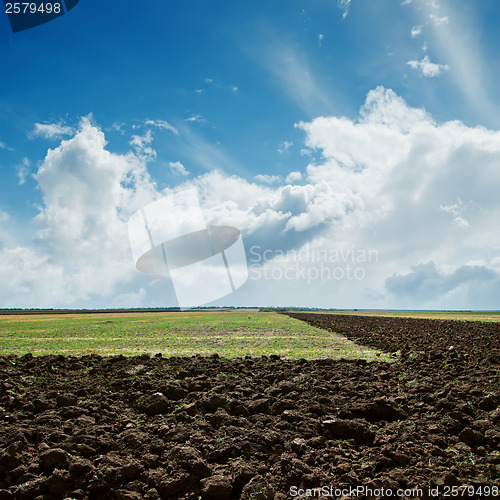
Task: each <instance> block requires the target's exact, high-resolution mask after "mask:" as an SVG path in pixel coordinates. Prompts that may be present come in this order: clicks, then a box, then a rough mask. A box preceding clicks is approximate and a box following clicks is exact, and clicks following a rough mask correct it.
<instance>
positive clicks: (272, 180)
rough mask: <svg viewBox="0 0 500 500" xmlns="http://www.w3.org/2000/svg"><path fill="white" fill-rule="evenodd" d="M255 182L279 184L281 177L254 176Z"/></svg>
mask: <svg viewBox="0 0 500 500" xmlns="http://www.w3.org/2000/svg"><path fill="white" fill-rule="evenodd" d="M255 180H256V181H258V182H263V183H265V184H273V183H275V182H279V181H280V180H281V177H280V176H279V175H267V174H258V175H256V176H255Z"/></svg>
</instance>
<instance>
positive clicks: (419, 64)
mask: <svg viewBox="0 0 500 500" xmlns="http://www.w3.org/2000/svg"><path fill="white" fill-rule="evenodd" d="M406 64H408V65H409V66H410V67H412V68H413V69H419V70H420V71H421V72H422V74H423V75H424V76H425V77H427V78H432V77H435V76H438V75H440V74H441V73H442V72H443V71H448V70H449V69H450V67H449V66H448V65H447V64H435V63H431V61H430V59H429V56H425V57H424V58H423V59H422V60H421V61H408V62H407V63H406Z"/></svg>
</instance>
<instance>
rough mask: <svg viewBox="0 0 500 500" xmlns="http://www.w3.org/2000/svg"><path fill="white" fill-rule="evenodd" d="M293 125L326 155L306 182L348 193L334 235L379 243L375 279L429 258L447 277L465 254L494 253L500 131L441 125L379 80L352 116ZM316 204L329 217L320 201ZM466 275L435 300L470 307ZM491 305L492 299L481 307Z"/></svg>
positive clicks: (402, 302) (394, 301)
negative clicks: (357, 113) (380, 260)
mask: <svg viewBox="0 0 500 500" xmlns="http://www.w3.org/2000/svg"><path fill="white" fill-rule="evenodd" d="M299 127H300V128H302V129H303V130H304V131H305V132H306V134H307V140H306V144H307V146H308V147H309V148H311V149H315V150H317V151H320V152H321V153H322V156H323V159H322V161H321V162H320V163H316V164H311V165H309V167H308V168H307V173H308V177H307V181H308V182H309V183H311V184H313V185H319V184H320V183H326V185H327V186H329V187H330V189H331V190H332V192H331V194H330V195H329V197H328V198H329V199H332V198H334V197H336V196H337V197H338V196H339V195H340V194H344V196H345V200H346V202H348V204H347V205H346V208H347V207H348V209H347V211H345V213H344V214H342V211H341V210H338V211H337V217H336V218H335V217H334V219H333V220H335V223H334V224H332V225H331V227H330V231H329V234H330V238H332V240H333V241H337V242H340V241H344V242H351V243H352V244H353V245H362V247H363V248H376V249H378V250H379V253H380V255H381V256H383V259H384V263H378V264H377V266H375V267H373V266H372V267H373V269H371V272H372V273H373V275H379V276H380V280H381V281H384V282H385V279H387V277H388V276H391V275H394V274H395V273H396V274H398V275H399V274H400V275H405V274H406V273H407V272H408V269H411V267H412V266H415V265H417V264H416V262H417V263H418V262H430V261H433V262H434V263H435V266H436V269H437V270H438V271H437V272H438V273H439V274H443V273H444V274H452V275H453V274H454V273H455V272H458V270H460V269H461V268H462V267H463V266H464V265H466V263H467V262H469V261H471V260H474V259H478V258H481V259H483V260H485V261H486V262H489V261H491V259H493V258H494V257H497V256H498V255H499V254H500V250H499V249H500V234H497V233H494V232H492V231H491V229H488V228H491V227H494V226H495V222H494V221H495V220H496V218H497V217H500V202H499V201H498V199H497V198H495V194H494V189H493V188H492V183H493V184H495V185H496V184H497V183H498V182H500V171H499V170H498V168H497V167H496V166H495V165H497V164H498V163H497V162H498V161H500V132H498V131H490V130H486V129H484V128H482V127H477V128H471V127H467V126H465V125H464V124H463V123H461V122H458V121H452V122H447V123H443V124H441V125H438V124H436V123H435V122H434V121H433V119H432V118H431V117H430V116H429V115H428V114H427V113H426V112H425V111H423V110H419V109H415V108H411V107H409V106H408V105H407V104H406V103H405V102H404V100H403V99H401V98H400V97H398V96H397V95H396V94H395V93H394V92H393V91H391V90H386V89H383V88H381V87H379V88H378V89H376V90H374V91H371V92H370V93H369V95H368V97H367V101H366V104H365V106H364V107H363V108H362V110H361V113H360V118H359V120H357V121H354V120H349V119H347V118H338V117H321V118H317V119H315V120H313V121H312V122H310V123H301V124H300V125H299ZM471 165H475V167H474V168H472V167H471ZM457 200H467V202H463V203H462V202H460V201H458V202H457ZM311 208H312V207H309V209H308V211H307V212H308V214H309V213H310V212H311ZM318 208H319V207H318ZM321 210H323V211H324V212H323V213H324V214H327V213H329V214H331V215H330V217H332V215H334V210H332V209H331V208H329V207H328V206H327V205H326V204H324V203H321ZM450 215H451V216H452V221H453V222H454V223H453V224H452V223H450V222H451V221H450ZM310 220H311V221H312V220H313V219H312V218H311V219H310ZM466 224H468V225H466ZM402 235H404V237H403V236H402ZM445 269H447V271H445ZM488 269H490V268H488ZM490 270H491V271H493V270H492V269H490ZM495 272H496V271H495ZM459 274H460V273H459ZM487 274H488V276H490V275H491V273H489V272H488V273H487ZM384 275H385V277H384ZM478 276H483V277H484V276H485V275H484V274H479V275H478ZM485 279H486V278H485ZM488 280H489V278H488ZM375 281H376V280H374V282H375ZM466 281H467V280H466ZM389 283H390V282H389ZM467 283H468V282H464V283H462V284H461V285H460V286H459V287H456V288H453V290H451V289H450V291H449V292H450V293H448V292H446V294H445V295H443V297H441V298H440V300H439V301H435V302H434V306H435V307H449V306H451V305H454V306H456V307H467V305H466V304H467V301H468V300H469V299H470V298H471V294H470V293H469V291H470V289H471V288H470V286H472V285H470V283H469V285H470V286H469V285H468V284H467ZM488 283H489V281H488ZM379 285H380V282H379ZM488 286H489V285H488ZM372 288H374V289H377V290H378V291H379V292H380V291H382V292H383V287H382V288H380V286H378V288H377V286H375V285H374V286H373V287H372ZM467 290H469V291H467ZM443 293H444V292H443ZM382 294H383V293H382ZM415 300H416V299H415ZM415 303H416V302H415V301H413V302H412V301H411V300H410V296H409V295H408V296H405V297H401V298H400V299H398V298H397V297H395V296H392V298H391V299H390V300H389V298H387V297H386V302H385V305H386V306H391V305H392V306H397V307H411V306H414V305H415ZM492 305H493V303H492V301H491V299H489V305H486V303H485V304H484V307H491V306H492ZM381 307H382V305H381Z"/></svg>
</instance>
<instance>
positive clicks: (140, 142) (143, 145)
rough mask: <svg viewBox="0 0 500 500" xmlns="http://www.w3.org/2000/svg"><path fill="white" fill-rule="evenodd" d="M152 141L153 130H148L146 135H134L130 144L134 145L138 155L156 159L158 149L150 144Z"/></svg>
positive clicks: (147, 158)
mask: <svg viewBox="0 0 500 500" xmlns="http://www.w3.org/2000/svg"><path fill="white" fill-rule="evenodd" d="M152 142H153V134H152V132H151V130H147V131H146V133H145V134H144V135H133V136H132V139H131V140H130V141H129V144H130V145H131V146H134V148H135V153H136V155H137V156H139V157H141V158H144V159H146V160H155V159H156V151H155V150H154V149H153V148H152V147H151V146H150V144H151V143H152Z"/></svg>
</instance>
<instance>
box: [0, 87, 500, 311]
mask: <svg viewBox="0 0 500 500" xmlns="http://www.w3.org/2000/svg"><path fill="white" fill-rule="evenodd" d="M297 128H298V129H299V130H301V131H303V133H304V134H305V146H306V147H307V148H308V149H309V150H310V151H313V152H314V153H315V157H316V159H315V160H314V161H313V160H312V159H311V160H310V164H309V165H307V166H306V167H305V170H304V171H305V174H303V176H302V178H301V177H300V172H290V174H289V175H288V176H287V178H286V179H285V183H286V184H284V183H283V181H282V180H281V179H276V181H275V182H274V183H271V184H269V183H266V182H263V179H260V180H259V181H257V179H254V180H247V179H243V178H242V177H239V176H236V175H228V174H226V173H224V172H223V171H220V170H215V169H212V170H210V171H209V172H207V173H205V174H203V175H201V176H198V177H196V178H194V179H190V180H189V181H188V180H185V179H184V180H181V182H180V183H179V184H178V185H177V186H175V187H172V188H167V189H164V190H163V191H159V190H158V188H157V187H156V185H155V183H154V182H153V180H152V179H151V178H150V176H149V174H148V170H147V158H145V157H144V156H143V155H142V154H140V153H141V151H140V150H139V151H134V152H130V153H128V154H115V153H112V152H110V151H109V150H108V148H107V145H106V140H105V137H104V134H103V132H102V131H101V130H100V129H99V128H98V127H97V126H96V125H95V124H92V123H90V122H89V121H88V120H84V121H83V122H82V123H81V125H80V127H79V129H78V131H76V132H75V134H74V136H73V137H71V138H70V139H67V140H62V141H61V143H60V145H59V146H58V147H57V148H55V149H51V150H49V151H48V152H47V155H46V157H45V159H44V160H43V162H42V164H41V166H40V168H39V169H38V172H37V174H36V181H37V183H38V187H39V188H40V192H41V194H42V204H41V208H40V212H39V214H38V215H37V217H36V219H35V222H36V223H37V224H38V225H39V229H38V231H37V234H36V238H35V243H34V245H33V246H32V247H29V248H28V247H21V246H19V245H11V244H8V245H5V246H4V247H3V249H2V250H0V253H1V259H0V276H1V277H2V283H4V284H6V285H4V286H3V287H2V289H0V302H1V303H2V305H4V307H5V306H6V307H9V306H10V307H14V306H19V305H21V306H30V305H34V306H35V305H36V306H39V307H40V306H43V305H46V306H50V307H54V306H58V305H59V306H62V305H73V306H74V305H75V304H81V303H83V304H88V303H91V302H90V301H92V300H100V304H101V305H104V304H111V303H112V302H113V300H114V299H116V302H115V303H123V304H131V303H133V302H134V301H135V300H137V301H138V302H141V305H143V304H155V303H156V304H158V303H161V300H162V298H163V304H165V303H166V302H165V300H166V299H164V297H165V296H164V295H162V294H164V293H165V288H163V291H162V290H160V288H159V287H158V288H155V286H156V285H153V284H152V283H153V281H151V278H148V277H145V276H142V275H140V276H139V273H137V272H136V271H135V269H134V267H133V263H132V258H131V255H130V249H129V243H128V235H127V220H128V218H129V217H130V215H131V214H132V213H133V212H135V211H136V210H138V209H140V208H141V207H143V206H144V205H146V204H148V203H150V202H151V201H153V200H155V199H158V198H159V197H162V196H166V195H168V194H169V193H171V192H172V191H173V190H174V189H183V188H186V187H190V186H194V187H196V188H197V190H198V192H199V197H200V202H201V205H202V208H203V212H204V216H205V219H206V221H207V223H210V224H216V225H230V226H233V227H236V228H238V229H240V230H241V232H242V234H243V236H244V241H245V245H246V248H247V255H248V256H249V257H251V258H252V259H254V262H252V261H249V264H252V265H253V264H256V266H257V267H256V268H255V269H254V270H253V271H252V272H254V271H255V272H257V271H259V270H262V269H264V268H265V267H266V266H268V267H271V268H276V269H281V270H283V269H284V268H285V267H286V266H287V265H290V262H287V261H285V260H283V259H281V261H280V259H279V258H278V256H279V255H280V252H281V253H283V252H285V253H286V252H289V251H290V252H301V251H303V252H305V254H306V259H305V260H303V261H301V262H300V265H301V266H302V267H303V268H304V269H306V270H311V269H312V270H313V271H316V272H319V271H318V270H319V269H320V267H319V266H320V264H324V265H325V266H326V267H328V268H329V269H330V268H331V267H332V266H336V267H335V269H336V270H337V274H338V271H339V269H340V271H342V272H344V271H345V272H347V271H346V269H347V267H346V266H347V265H350V266H355V267H356V268H358V277H359V276H361V278H359V279H352V280H349V279H347V278H345V279H343V280H342V281H339V280H336V279H333V278H331V277H330V278H325V277H322V275H319V277H318V275H316V278H314V279H312V280H307V279H306V280H305V281H304V278H303V277H302V275H300V276H297V279H296V280H292V281H290V280H286V279H274V280H269V281H265V279H264V278H262V277H258V278H257V277H255V276H254V275H253V276H254V278H255V279H249V282H248V283H247V284H246V285H245V286H244V287H242V289H241V293H240V292H238V293H239V295H238V294H235V295H234V300H235V301H236V302H237V301H243V302H242V303H246V304H250V303H251V304H255V303H256V302H258V303H263V304H265V303H270V302H272V303H276V302H277V301H278V300H279V301H282V303H283V304H292V305H301V304H302V305H317V306H324V307H326V306H329V307H396V308H404V307H411V308H418V307H432V308H440V307H441V308H470V307H472V306H475V307H479V306H481V307H482V308H492V307H498V306H497V305H496V306H495V304H496V302H495V301H496V300H497V297H498V296H499V293H500V286H499V280H498V277H499V276H500V233H498V232H497V231H492V228H494V227H496V226H497V224H498V223H497V221H498V220H499V219H500V202H499V199H498V192H497V191H498V190H497V186H498V184H499V183H500V171H499V169H498V164H499V163H500V132H499V131H493V130H487V129H485V128H482V127H467V126H466V125H464V124H463V123H461V122H459V121H450V122H445V123H437V122H436V121H435V120H434V119H433V118H432V116H431V115H429V113H427V112H426V111H425V110H423V109H418V108H413V107H411V106H409V105H408V104H407V103H406V102H405V101H404V99H402V98H401V97H400V96H398V95H397V94H396V93H395V92H393V91H392V90H390V89H385V88H383V87H378V88H377V89H375V90H372V91H370V92H369V94H368V95H367V98H366V101H365V103H364V105H363V106H362V107H361V109H360V112H359V115H358V116H357V117H355V118H348V117H342V116H322V117H318V118H316V119H314V120H312V121H309V122H302V123H299V124H297ZM149 138H150V137H149ZM149 138H148V136H147V134H146V136H138V139H137V140H136V141H135V143H134V144H132V146H134V148H135V147H139V146H140V145H141V144H142V145H143V146H144V145H145V146H146V147H148V146H149V145H150V142H148V141H149ZM268 180H269V179H268ZM298 181H300V182H301V185H298V184H296V182H298ZM465 222H466V224H465ZM7 223H8V222H6V223H5V224H7ZM250 249H251V250H252V251H251V252H250ZM268 250H271V254H269V253H266V252H267V251H268ZM359 250H361V251H362V252H361V253H360V252H359ZM318 252H321V253H318ZM370 252H371V253H370ZM292 255H296V254H293V253H292ZM317 255H323V256H324V255H328V256H332V255H333V256H334V257H335V259H336V260H335V259H333V260H332V259H330V260H328V261H325V259H324V258H323V260H318V258H317V257H316V256H317ZM339 255H340V257H339ZM366 255H374V256H375V257H374V258H372V259H367V258H366ZM265 256H267V257H265ZM353 256H357V257H356V259H354V257H353ZM266 259H267V260H266ZM292 263H293V262H292ZM293 270H294V272H295V267H294V268H293ZM360 273H361V274H360ZM254 274H255V273H254ZM49 284H50V286H49ZM481 287H483V288H481ZM141 289H143V290H144V291H143V292H141ZM482 289H484V290H486V291H485V292H481V290H482ZM430 290H437V292H431V291H430ZM167 295H168V294H167ZM229 300H230V301H231V300H232V298H230V299H229ZM155 301H156V302H155ZM240 303H241V302H240ZM169 305H175V302H174V303H169Z"/></svg>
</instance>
